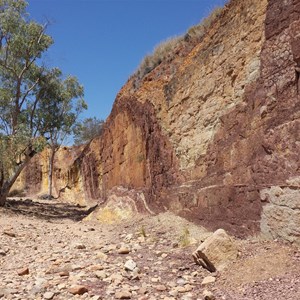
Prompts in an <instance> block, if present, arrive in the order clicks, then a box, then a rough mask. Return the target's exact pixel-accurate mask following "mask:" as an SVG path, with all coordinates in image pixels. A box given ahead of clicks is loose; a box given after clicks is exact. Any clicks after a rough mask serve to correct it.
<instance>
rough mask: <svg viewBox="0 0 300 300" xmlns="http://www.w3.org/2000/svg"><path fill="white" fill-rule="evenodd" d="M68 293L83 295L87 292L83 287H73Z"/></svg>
mask: <svg viewBox="0 0 300 300" xmlns="http://www.w3.org/2000/svg"><path fill="white" fill-rule="evenodd" d="M68 291H69V292H70V293H71V294H73V295H83V294H85V293H87V292H88V289H87V287H85V286H84V285H74V286H72V287H70V288H69V290H68Z"/></svg>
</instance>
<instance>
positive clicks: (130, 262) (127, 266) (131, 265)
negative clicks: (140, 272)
mask: <svg viewBox="0 0 300 300" xmlns="http://www.w3.org/2000/svg"><path fill="white" fill-rule="evenodd" d="M124 268H125V270H126V271H133V270H134V269H135V268H136V263H135V262H134V261H133V260H132V259H129V260H127V261H126V263H125V264H124Z"/></svg>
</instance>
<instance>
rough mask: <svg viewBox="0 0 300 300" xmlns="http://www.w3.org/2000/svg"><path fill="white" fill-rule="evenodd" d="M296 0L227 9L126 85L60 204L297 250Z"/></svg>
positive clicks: (77, 162)
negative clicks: (83, 204) (178, 219)
mask: <svg viewBox="0 0 300 300" xmlns="http://www.w3.org/2000/svg"><path fill="white" fill-rule="evenodd" d="M298 2H299V1H296V0H285V1H282V0H269V1H267V0H251V1H250V0H242V1H238V0H232V1H230V3H229V4H228V5H227V7H226V8H225V9H224V11H223V13H222V15H221V16H220V17H219V18H218V19H217V20H216V21H215V22H213V24H212V26H211V27H210V28H209V30H208V32H207V34H206V35H205V36H204V38H202V39H201V41H199V42H197V43H195V41H194V42H190V43H185V44H180V45H179V46H178V47H177V49H176V51H175V54H174V55H172V56H170V57H169V58H168V61H165V62H162V63H161V64H160V65H159V66H158V67H157V68H155V69H154V70H153V71H152V72H150V73H149V74H148V75H147V76H146V77H145V78H144V80H143V81H142V82H141V83H140V84H139V85H138V86H139V87H138V88H136V86H137V85H136V78H135V77H132V78H131V79H129V80H128V82H127V84H126V85H125V86H124V87H123V88H122V89H121V91H120V92H119V94H118V96H117V99H116V101H115V103H114V107H113V110H112V113H111V114H110V116H109V118H108V120H107V121H106V123H105V129H104V132H103V135H102V136H101V138H100V139H97V140H94V141H93V142H92V143H91V144H90V145H89V146H87V147H86V149H85V150H84V151H83V152H82V153H81V154H78V153H77V154H76V155H73V156H72V159H71V160H72V163H70V167H68V168H67V170H63V171H62V173H63V174H61V175H60V179H59V180H60V181H59V180H56V189H57V190H61V188H63V187H64V186H67V188H65V189H64V190H63V191H62V192H61V196H62V197H63V198H64V197H65V198H66V199H67V198H68V199H70V198H71V197H72V199H77V201H97V202H99V203H108V202H110V201H115V202H118V205H119V204H120V203H126V205H127V206H130V207H131V208H132V209H133V210H139V211H142V212H158V211H161V210H166V209H169V210H172V211H174V212H176V213H178V214H181V215H183V216H185V217H187V218H190V219H192V220H194V221H196V222H199V223H201V224H204V225H206V226H208V227H209V228H212V229H215V228H218V227H223V228H225V229H227V230H229V231H230V232H232V233H234V234H236V235H238V236H244V235H247V234H250V233H254V232H257V231H259V230H260V229H262V231H263V232H264V233H266V234H268V235H270V236H272V237H280V238H284V239H288V240H290V241H292V242H293V241H295V242H299V228H300V226H299V225H300V220H299V219H300V216H299V202H300V200H299V198H300V168H299V153H300V149H299V148H300V143H299V140H300V138H299V132H300V131H299V114H300V112H299V111H300V110H299V95H298V93H299V88H300V87H299V84H298V83H299V72H300V36H299V32H300V25H299V11H300V7H299V5H300V4H299V3H298ZM298 65H299V69H298V67H297V66H298ZM56 164H57V168H58V167H59V166H60V165H61V164H60V160H59V159H58V160H57V162H56ZM25 177H26V176H25ZM27 177H28V176H27ZM62 179H63V180H62ZM66 182H67V183H68V184H67V185H66Z"/></svg>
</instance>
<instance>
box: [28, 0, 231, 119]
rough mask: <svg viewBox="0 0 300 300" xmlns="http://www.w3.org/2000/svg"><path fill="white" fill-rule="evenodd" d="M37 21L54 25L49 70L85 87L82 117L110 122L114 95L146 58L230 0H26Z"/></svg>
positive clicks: (48, 60)
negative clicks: (108, 117)
mask: <svg viewBox="0 0 300 300" xmlns="http://www.w3.org/2000/svg"><path fill="white" fill-rule="evenodd" d="M27 2H28V3H29V6H28V11H29V13H30V15H31V17H32V18H33V19H35V20H36V21H38V22H44V21H45V20H46V19H48V20H49V21H50V22H51V25H50V26H49V28H48V31H47V33H48V34H50V35H51V36H52V37H53V38H54V42H55V43H54V45H53V46H52V47H51V48H50V50H49V51H48V52H47V57H46V59H47V64H48V66H53V67H54V66H56V67H59V68H60V69H61V70H62V71H63V73H64V74H66V75H68V74H71V75H74V76H76V77H77V78H78V80H79V82H80V83H81V84H83V86H84V88H85V100H86V102H87V104H88V107H89V108H88V111H87V112H85V113H84V114H83V116H82V117H93V116H96V117H98V118H101V119H106V118H107V116H108V115H109V113H110V111H111V108H112V105H113V102H114V99H115V97H116V94H117V93H118V91H119V90H120V88H121V87H122V86H123V85H124V83H125V82H126V81H127V79H128V77H129V76H130V75H131V74H132V73H133V72H134V71H135V70H136V69H137V67H138V65H139V63H140V62H141V60H142V59H143V57H144V56H145V55H147V54H149V53H151V52H152V50H153V48H154V47H155V46H156V45H157V44H158V43H159V42H161V41H163V40H165V39H167V38H168V37H172V36H176V35H180V34H183V33H185V32H186V31H187V29H188V28H189V27H191V26H192V25H195V24H197V23H199V22H200V21H201V19H202V18H203V17H205V16H207V15H208V14H209V13H210V11H211V10H213V9H214V8H215V7H216V6H223V5H224V4H225V3H226V2H227V1H226V0H194V1H193V0H27Z"/></svg>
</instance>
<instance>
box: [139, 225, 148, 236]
mask: <svg viewBox="0 0 300 300" xmlns="http://www.w3.org/2000/svg"><path fill="white" fill-rule="evenodd" d="M140 236H142V237H144V238H145V237H146V236H147V234H146V229H145V227H144V225H142V226H141V228H140Z"/></svg>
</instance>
